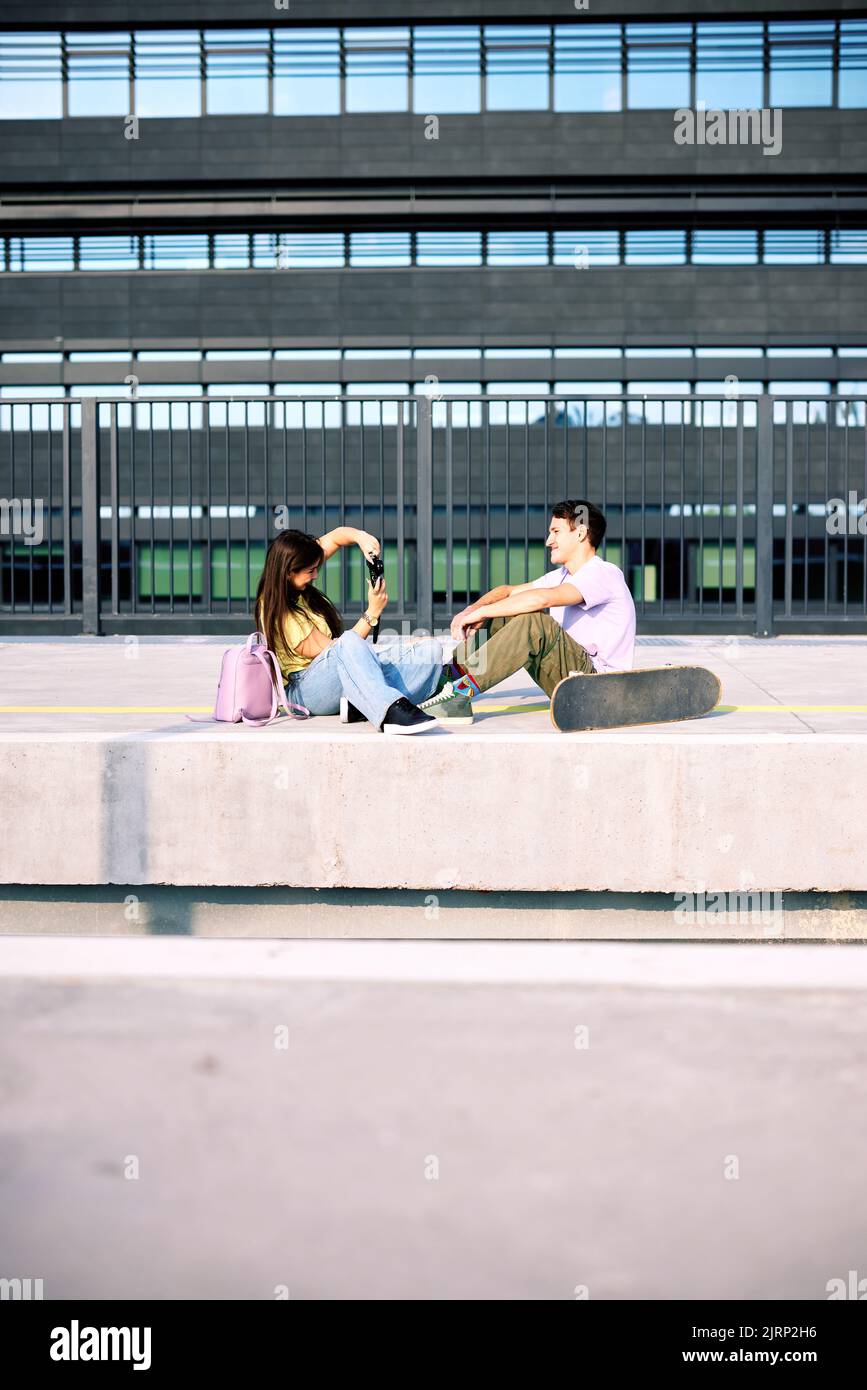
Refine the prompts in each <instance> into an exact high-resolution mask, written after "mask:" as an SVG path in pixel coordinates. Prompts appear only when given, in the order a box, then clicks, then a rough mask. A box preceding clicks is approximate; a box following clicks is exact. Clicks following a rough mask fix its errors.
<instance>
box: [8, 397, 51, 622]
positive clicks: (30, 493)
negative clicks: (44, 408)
mask: <svg viewBox="0 0 867 1390" xmlns="http://www.w3.org/2000/svg"><path fill="white" fill-rule="evenodd" d="M27 409H28V411H29V415H28V419H27V436H28V443H29V448H28V451H27V454H28V460H29V465H30V466H29V473H28V487H27V505H28V507H29V508H30V522H31V525H33V524H34V522H35V517H36V498H35V488H34V486H33V402H32V401H31V403H30V405H29V406H28V407H27ZM48 409H49V410H50V409H51V407H50V406H49V407H48ZM12 544H13V546H14V544H15V542H14V540H13V542H12ZM27 607H28V610H29V612H31V613H32V612H33V546H32V545H28V547H27Z"/></svg>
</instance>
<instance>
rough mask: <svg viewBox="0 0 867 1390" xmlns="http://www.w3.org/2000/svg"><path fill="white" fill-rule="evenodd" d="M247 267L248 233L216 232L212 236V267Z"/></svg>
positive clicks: (221, 268)
mask: <svg viewBox="0 0 867 1390" xmlns="http://www.w3.org/2000/svg"><path fill="white" fill-rule="evenodd" d="M249 268H250V236H249V233H247V232H217V234H216V235H215V237H214V269H215V270H249Z"/></svg>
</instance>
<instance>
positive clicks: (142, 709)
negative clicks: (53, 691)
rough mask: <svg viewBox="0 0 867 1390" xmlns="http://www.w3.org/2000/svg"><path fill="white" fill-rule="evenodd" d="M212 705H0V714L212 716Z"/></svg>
mask: <svg viewBox="0 0 867 1390" xmlns="http://www.w3.org/2000/svg"><path fill="white" fill-rule="evenodd" d="M213 709H214V706H213V705H0V714H212V713H213Z"/></svg>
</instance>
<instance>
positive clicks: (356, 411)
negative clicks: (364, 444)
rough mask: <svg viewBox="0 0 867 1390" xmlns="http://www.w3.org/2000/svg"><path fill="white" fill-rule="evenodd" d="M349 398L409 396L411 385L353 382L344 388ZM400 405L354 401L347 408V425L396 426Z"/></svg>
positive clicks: (394, 402)
mask: <svg viewBox="0 0 867 1390" xmlns="http://www.w3.org/2000/svg"><path fill="white" fill-rule="evenodd" d="M344 390H345V392H346V395H347V396H408V395H409V394H410V390H409V385H408V383H407V382H405V381H352V382H350V383H349V385H348V386H346V387H344ZM397 412H398V405H397V402H396V401H390V402H389V401H385V402H383V403H380V402H379V401H353V402H352V403H351V404H347V405H346V406H345V418H346V423H347V425H359V424H362V423H363V424H365V425H378V424H380V423H382V424H383V425H396V424H397Z"/></svg>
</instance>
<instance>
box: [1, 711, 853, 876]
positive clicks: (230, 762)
mask: <svg viewBox="0 0 867 1390" xmlns="http://www.w3.org/2000/svg"><path fill="white" fill-rule="evenodd" d="M343 732H344V737H342V738H340V739H335V738H334V737H333V736H332V735H331V734H320V733H317V732H316V731H315V729H314V728H312V727H310V728H303V729H294V728H289V727H285V728H281V727H277V728H275V729H274V730H273V731H272V730H243V731H236V730H234V729H233V730H230V731H223V730H221V731H219V732H216V733H214V732H211V731H210V730H206V729H203V730H201V731H197V732H195V733H193V734H188V733H182V734H177V735H176V736H174V737H171V736H169V737H166V736H162V735H159V734H138V735H136V736H134V737H132V738H130V739H128V740H123V739H122V738H118V737H116V736H102V735H90V736H88V735H79V736H76V737H75V738H74V739H73V740H70V739H68V738H63V737H53V738H52V737H50V736H49V737H41V738H40V737H33V736H30V735H6V736H5V737H4V738H3V739H2V741H0V803H2V805H3V806H4V808H5V811H4V817H3V837H2V843H3V854H2V869H0V878H2V882H4V883H34V884H36V883H41V884H63V883H70V884H71V883H75V884H88V883H90V884H96V883H116V884H153V883H166V884H178V885H183V884H189V885H196V884H199V885H211V884H215V885H232V884H237V885H243V884H248V885H268V884H276V885H292V886H298V887H320V888H329V887H360V888H361V887H367V888H379V887H384V888H385V887H388V888H391V887H398V888H419V889H422V888H424V889H436V888H453V887H461V888H470V889H486V890H494V891H510V892H514V891H522V890H523V891H532V890H539V889H550V888H551V887H552V886H553V887H556V888H558V889H561V890H563V889H568V890H578V889H583V890H607V891H620V892H679V891H697V890H698V889H700V888H702V887H705V888H713V889H715V890H717V889H725V890H736V889H739V888H745V887H752V888H766V889H801V890H812V889H818V890H824V891H838V890H844V889H867V817H865V815H864V788H865V786H867V736H865V735H858V736H857V737H856V738H854V739H853V737H851V736H846V735H839V734H828V735H816V736H814V737H812V738H808V739H804V738H801V737H798V736H786V735H777V736H773V735H766V736H764V737H762V738H761V739H757V738H756V737H754V736H746V735H731V736H719V735H717V736H710V737H702V736H700V735H699V736H697V735H695V734H692V735H683V734H666V735H660V734H658V733H657V734H655V736H654V737H653V738H652V740H645V739H642V738H641V737H640V736H637V735H636V734H635V733H632V734H622V735H615V734H609V735H606V736H604V737H600V736H580V735H579V736H573V737H563V736H561V735H558V734H556V733H554V732H553V731H552V732H551V733H548V734H540V735H535V736H532V735H529V736H527V735H519V734H512V735H503V736H498V735H492V736H488V737H485V738H476V737H474V736H473V730H468V731H467V732H466V733H445V732H443V733H442V734H440V733H435V734H427V735H424V736H423V737H422V738H415V739H406V740H403V739H388V738H385V737H383V736H382V735H376V734H374V733H373V731H372V730H370V731H368V730H365V731H363V732H361V733H358V734H354V733H352V732H351V731H350V730H349V729H347V730H345V731H343ZM233 735H234V736H233Z"/></svg>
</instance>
